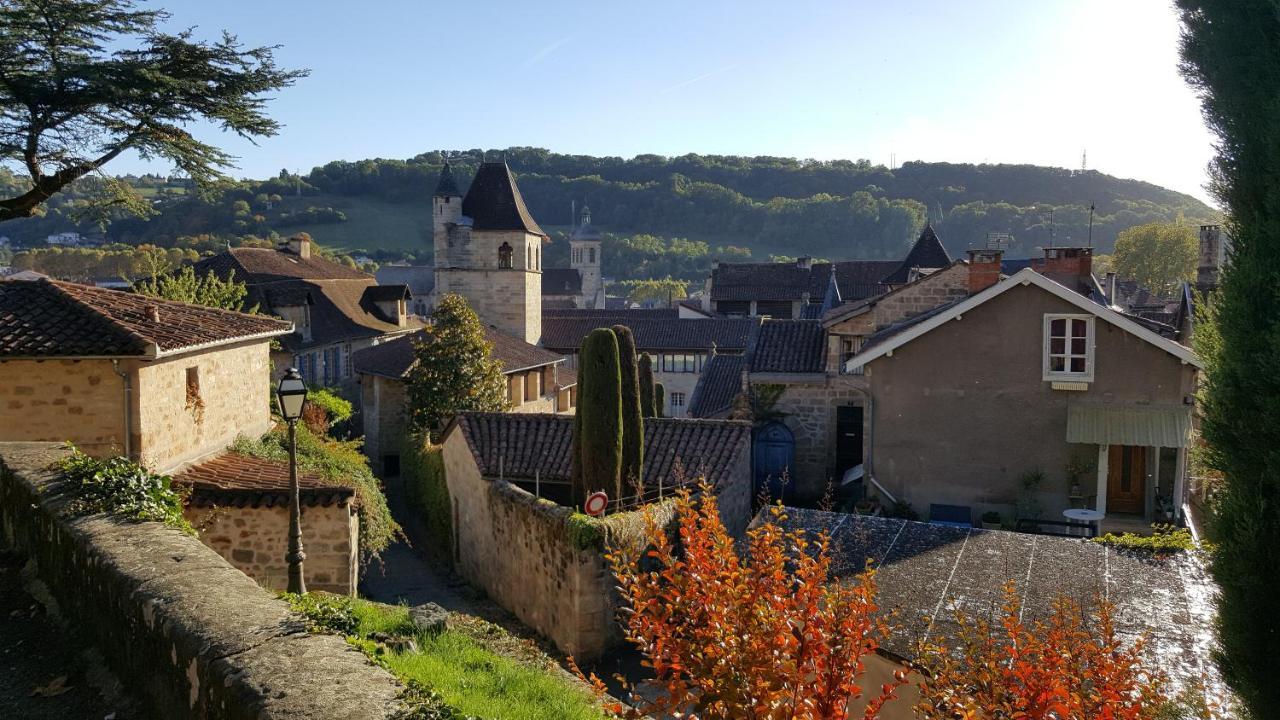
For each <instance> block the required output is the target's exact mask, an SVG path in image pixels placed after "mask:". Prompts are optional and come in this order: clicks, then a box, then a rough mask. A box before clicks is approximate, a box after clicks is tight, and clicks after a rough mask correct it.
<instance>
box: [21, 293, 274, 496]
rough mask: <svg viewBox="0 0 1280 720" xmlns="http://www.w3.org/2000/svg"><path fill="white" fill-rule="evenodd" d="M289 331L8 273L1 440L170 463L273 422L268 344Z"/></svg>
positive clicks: (160, 466)
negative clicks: (66, 444) (61, 444)
mask: <svg viewBox="0 0 1280 720" xmlns="http://www.w3.org/2000/svg"><path fill="white" fill-rule="evenodd" d="M292 329H293V328H292V325H291V324H290V323H288V322H287V321H282V320H278V319H276V318H271V317H266V316H260V315H245V314H242V313H235V312H229V311H224V310H216V309H212V308H206V307H201V306H196V305H188V304H186V303H177V302H169V301H165V300H158V299H155V298H150V297H145V296H141V295H133V294H130V293H124V292H119V291H115V290H106V289H101V288H95V287H90V286H86V285H77V284H75V283H67V282H60V281H56V280H48V279H43V280H35V281H22V280H6V281H0V338H3V340H2V341H0V377H2V378H3V382H0V439H3V440H6V441H22V440H25V441H37V440H38V441H53V442H60V441H71V442H73V443H75V444H76V445H77V446H78V447H80V448H81V449H83V450H84V451H85V452H87V453H90V454H92V455H96V456H100V457H106V456H111V455H124V456H126V457H129V458H131V459H133V460H136V461H138V462H141V463H142V464H144V465H146V466H147V467H149V468H151V469H153V470H156V471H158V472H168V471H170V470H172V469H174V468H176V467H179V466H181V465H183V464H185V463H188V462H191V461H193V460H197V459H199V458H202V457H205V456H208V455H210V454H212V453H215V452H218V451H221V450H222V449H223V448H225V447H226V446H227V445H229V444H230V443H231V442H232V441H234V440H235V438H236V437H237V436H238V435H241V434H245V435H253V434H262V433H264V432H266V431H267V430H269V429H270V427H271V415H270V406H269V398H270V392H271V377H270V371H269V367H270V362H269V352H270V350H269V345H270V342H271V340H272V339H275V338H279V337H282V336H285V335H287V334H288V333H289V332H291V331H292ZM246 398H258V399H260V401H259V402H246Z"/></svg>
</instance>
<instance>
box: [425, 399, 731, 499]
mask: <svg viewBox="0 0 1280 720" xmlns="http://www.w3.org/2000/svg"><path fill="white" fill-rule="evenodd" d="M644 427H645V433H644V435H645V444H644V456H645V463H644V477H645V484H646V485H647V486H657V484H658V481H659V479H662V481H663V482H664V483H672V484H674V482H675V480H677V479H678V478H677V477H676V475H677V473H678V472H683V473H684V475H685V477H684V479H685V480H689V479H693V478H698V477H705V478H706V479H707V480H708V481H710V482H711V483H712V484H716V485H718V484H720V483H722V482H725V481H727V480H729V479H730V475H731V473H732V472H733V471H734V470H735V469H736V465H737V461H738V458H739V457H740V456H741V453H744V452H749V449H748V448H749V445H750V443H751V424H750V423H747V422H742V421H735V420H690V419H679V418H647V419H646V420H645V423H644ZM449 432H461V433H462V434H463V437H464V438H465V439H466V441H467V445H468V447H469V448H470V449H471V453H472V455H473V456H474V457H475V459H476V464H477V465H479V467H480V472H481V473H482V474H483V475H485V476H486V477H498V476H499V475H501V476H502V477H504V478H509V479H527V480H532V479H533V477H534V472H535V471H537V472H538V473H539V477H540V479H543V480H547V481H549V482H567V481H568V480H569V472H570V469H569V453H570V451H571V448H572V445H573V417H572V416H569V415H547V414H524V413H461V414H460V415H458V417H457V420H456V421H455V424H454V426H453V427H452V428H451V429H450V430H449Z"/></svg>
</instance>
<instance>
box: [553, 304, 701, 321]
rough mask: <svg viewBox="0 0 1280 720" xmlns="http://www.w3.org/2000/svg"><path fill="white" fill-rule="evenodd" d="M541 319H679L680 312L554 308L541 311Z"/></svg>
mask: <svg viewBox="0 0 1280 720" xmlns="http://www.w3.org/2000/svg"><path fill="white" fill-rule="evenodd" d="M542 317H543V319H544V320H545V319H546V318H549V317H557V318H597V319H606V320H614V319H616V318H626V319H634V318H649V319H661V318H672V319H674V318H678V317H680V311H679V310H677V309H676V308H631V309H627V308H619V309H614V310H610V309H607V308H556V309H554V310H543V311H542ZM614 324H616V323H614Z"/></svg>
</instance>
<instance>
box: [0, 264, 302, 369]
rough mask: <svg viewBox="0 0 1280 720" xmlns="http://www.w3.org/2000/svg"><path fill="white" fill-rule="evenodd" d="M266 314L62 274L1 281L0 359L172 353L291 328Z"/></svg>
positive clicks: (262, 336)
mask: <svg viewBox="0 0 1280 720" xmlns="http://www.w3.org/2000/svg"><path fill="white" fill-rule="evenodd" d="M290 327H291V325H290V324H289V323H288V322H286V321H283V320H278V319H276V318H273V317H268V316H265V315H248V314H245V313H238V312H231V311H229V310H218V309H215V308H209V307H204V306H201V305H189V304H187V303H180V302H173V301H169V300H159V299H157V298H152V297H147V296H145V295H135V294H133V293H129V292H123V291H120V290H107V289H104V288H96V287H91V286H88V285H78V284H76V283H69V282H61V281H57V280H48V279H44V280H5V281H0V357H74V356H91V355H99V356H121V357H138V356H151V355H152V353H155V354H156V355H166V354H172V353H176V352H181V351H183V350H185V349H188V348H192V347H197V346H204V345H212V344H218V343H226V342H233V341H237V340H243V339H248V338H254V337H261V338H267V337H273V336H276V335H283V334H285V333H287V332H289V329H290Z"/></svg>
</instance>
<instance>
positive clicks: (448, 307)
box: [407, 293, 508, 442]
mask: <svg viewBox="0 0 1280 720" xmlns="http://www.w3.org/2000/svg"><path fill="white" fill-rule="evenodd" d="M413 352H414V364H413V367H412V368H410V370H409V378H408V383H407V396H408V398H407V402H408V407H407V412H408V416H409V424H410V425H411V426H412V428H413V429H414V430H415V431H419V432H426V433H428V434H429V435H430V438H431V440H432V442H438V441H439V434H440V431H441V430H443V429H444V426H445V425H446V424H447V423H448V422H449V421H450V420H451V419H453V416H454V415H456V414H458V413H460V412H463V411H468V410H471V411H488V412H499V411H502V410H506V409H507V406H508V402H507V381H506V378H505V377H503V375H502V364H501V363H500V362H498V361H496V360H494V359H493V358H492V357H491V354H492V352H493V343H491V342H489V341H488V340H486V339H485V337H484V326H483V325H481V324H480V319H479V318H478V317H476V314H475V312H474V311H472V310H471V308H470V306H468V305H467V301H466V300H465V299H463V297H462V296H461V295H457V294H453V293H450V294H448V295H445V296H444V297H443V298H441V299H440V302H439V303H438V304H437V305H436V308H435V310H434V311H432V313H431V324H430V325H428V326H427V327H425V328H423V330H422V332H420V333H419V334H418V335H416V336H415V337H414V340H413Z"/></svg>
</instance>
